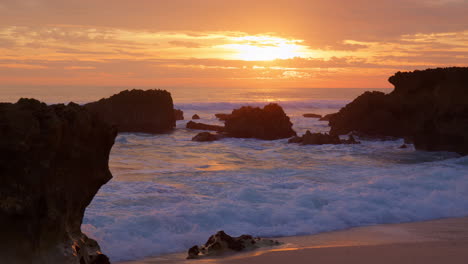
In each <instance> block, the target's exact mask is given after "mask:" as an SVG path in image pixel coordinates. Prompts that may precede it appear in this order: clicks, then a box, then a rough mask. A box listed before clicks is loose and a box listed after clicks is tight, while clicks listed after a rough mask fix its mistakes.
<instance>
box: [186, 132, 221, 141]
mask: <svg viewBox="0 0 468 264" xmlns="http://www.w3.org/2000/svg"><path fill="white" fill-rule="evenodd" d="M221 138H222V136H221V135H219V134H216V135H215V134H211V133H210V132H201V133H198V134H197V135H196V136H194V137H193V138H192V141H198V142H209V141H216V140H219V139H221Z"/></svg>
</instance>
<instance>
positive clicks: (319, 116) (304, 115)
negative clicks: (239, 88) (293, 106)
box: [302, 114, 322, 119]
mask: <svg viewBox="0 0 468 264" xmlns="http://www.w3.org/2000/svg"><path fill="white" fill-rule="evenodd" d="M302 116H303V117H308V118H320V119H321V118H322V116H321V115H318V114H303V115H302Z"/></svg>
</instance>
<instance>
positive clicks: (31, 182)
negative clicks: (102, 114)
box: [0, 99, 117, 264]
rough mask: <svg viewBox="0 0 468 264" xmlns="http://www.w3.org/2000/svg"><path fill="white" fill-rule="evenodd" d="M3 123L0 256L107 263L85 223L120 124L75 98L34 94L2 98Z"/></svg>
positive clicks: (21, 263) (38, 263)
mask: <svg viewBox="0 0 468 264" xmlns="http://www.w3.org/2000/svg"><path fill="white" fill-rule="evenodd" d="M0 128H1V134H2V136H1V137H0V181H1V182H0V234H1V238H2V239H1V240H0V259H1V262H2V263H16V264H26V263H27V264H47V263H65V264H66V263H73V264H78V263H80V264H91V263H109V262H108V259H107V257H106V256H105V255H103V254H102V253H101V250H100V248H99V245H98V243H97V242H96V241H95V240H93V239H90V238H88V237H87V236H86V235H85V234H83V233H82V232H81V223H82V220H83V215H84V212H85V209H86V206H88V205H89V203H90V202H91V200H92V199H93V197H94V195H95V194H96V193H97V191H98V190H99V188H100V187H101V186H102V185H103V184H105V183H106V182H107V181H109V180H110V179H111V178H112V174H111V173H110V171H109V167H108V160H109V152H110V149H111V147H112V145H113V144H114V139H115V137H116V135H117V131H116V129H115V128H113V127H111V126H110V125H108V124H107V123H104V122H102V121H101V120H100V119H99V118H98V117H97V116H96V115H95V114H92V113H91V112H89V111H87V110H86V109H85V108H84V107H82V106H79V105H77V104H74V103H70V104H68V105H67V106H65V105H52V106H47V105H46V104H44V103H40V102H39V101H37V100H33V99H21V100H19V101H18V102H17V103H16V104H10V103H1V104H0ZM106 259H107V262H106V261H105V260H106Z"/></svg>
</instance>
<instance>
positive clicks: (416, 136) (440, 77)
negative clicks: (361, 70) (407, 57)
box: [330, 67, 468, 154]
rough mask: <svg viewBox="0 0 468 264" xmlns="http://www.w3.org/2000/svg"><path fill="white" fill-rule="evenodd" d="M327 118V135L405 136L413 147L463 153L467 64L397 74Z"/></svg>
mask: <svg viewBox="0 0 468 264" xmlns="http://www.w3.org/2000/svg"><path fill="white" fill-rule="evenodd" d="M389 82H390V83H392V84H393V85H394V86H395V89H394V90H393V91H392V92H391V93H390V94H384V93H381V92H366V93H364V94H363V95H361V96H359V97H358V98H356V99H355V100H354V101H353V102H351V103H350V104H348V105H346V106H345V107H344V108H342V109H341V110H340V111H339V112H338V113H337V114H336V115H334V116H333V117H332V118H331V119H330V126H331V131H330V132H331V133H332V134H347V133H349V132H351V131H357V132H360V133H364V134H367V135H371V136H396V137H410V138H411V139H412V140H413V141H414V144H415V147H416V148H417V149H421V150H430V151H438V150H444V151H454V152H458V153H461V154H468V67H452V68H437V69H428V70H424V71H414V72H398V73H396V74H395V75H393V76H392V77H390V78H389Z"/></svg>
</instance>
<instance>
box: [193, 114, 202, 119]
mask: <svg viewBox="0 0 468 264" xmlns="http://www.w3.org/2000/svg"><path fill="white" fill-rule="evenodd" d="M192 119H200V116H198V115H197V114H194V115H193V116H192Z"/></svg>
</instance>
